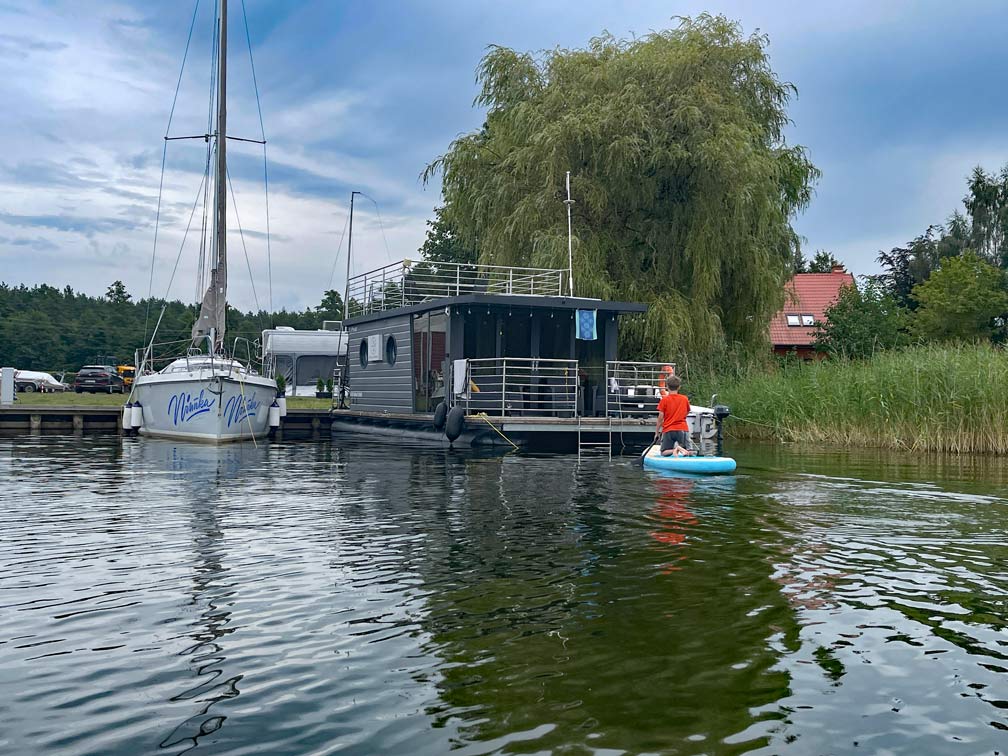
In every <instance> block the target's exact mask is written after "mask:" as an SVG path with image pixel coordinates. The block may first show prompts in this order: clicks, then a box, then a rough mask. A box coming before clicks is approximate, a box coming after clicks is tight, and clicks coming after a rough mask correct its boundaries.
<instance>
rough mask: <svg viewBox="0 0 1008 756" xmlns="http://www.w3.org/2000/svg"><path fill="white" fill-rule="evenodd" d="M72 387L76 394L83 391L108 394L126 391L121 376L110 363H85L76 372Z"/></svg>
mask: <svg viewBox="0 0 1008 756" xmlns="http://www.w3.org/2000/svg"><path fill="white" fill-rule="evenodd" d="M73 387H74V391H76V392H77V393H78V394H80V393H82V392H84V391H89V392H92V393H96V392H99V391H100V392H102V393H109V394H115V393H117V392H118V393H120V394H123V393H125V392H126V385H125V384H124V383H123V379H122V376H120V375H119V373H117V372H116V369H115V368H114V367H112V366H111V365H85V366H84V367H82V368H81V369H80V370H79V371H78V372H77V377H76V378H74V384H73Z"/></svg>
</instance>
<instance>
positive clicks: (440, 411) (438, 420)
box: [434, 402, 448, 431]
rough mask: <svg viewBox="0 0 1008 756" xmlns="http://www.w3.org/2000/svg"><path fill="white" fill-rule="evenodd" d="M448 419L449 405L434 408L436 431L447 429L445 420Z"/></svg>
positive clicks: (439, 405)
mask: <svg viewBox="0 0 1008 756" xmlns="http://www.w3.org/2000/svg"><path fill="white" fill-rule="evenodd" d="M447 417H448V405H447V404H445V403H444V402H441V403H440V404H438V406H437V407H435V408H434V430H436V431H439V430H443V429H444V427H445V419H446V418H447Z"/></svg>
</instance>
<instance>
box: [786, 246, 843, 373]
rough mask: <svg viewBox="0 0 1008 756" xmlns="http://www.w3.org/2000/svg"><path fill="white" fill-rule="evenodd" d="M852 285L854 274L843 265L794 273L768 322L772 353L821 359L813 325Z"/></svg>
mask: <svg viewBox="0 0 1008 756" xmlns="http://www.w3.org/2000/svg"><path fill="white" fill-rule="evenodd" d="M853 285H854V276H852V275H851V274H850V273H848V272H847V271H846V270H844V267H843V266H842V265H835V266H833V270H832V271H830V272H829V273H796V274H795V276H794V277H793V278H792V279H791V280H790V281H788V283H787V293H786V296H785V300H784V309H783V310H781V311H780V312H778V313H777V314H776V315H774V316H773V319H772V320H771V321H770V343H771V344H772V345H773V351H774V354H780V355H785V354H792V353H793V354H796V355H797V356H798V357H800V358H802V359H804V360H814V359H821V358H822V357H823V354H822V353H821V352H818V351H816V349H815V347H814V346H813V345H814V344H815V340H816V334H817V329H816V325H817V324H818V323H821V322H822V321H823V320H825V318H826V310H827V309H828V308H829V307H830V305H832V304H833V303H834V302H836V301H837V298H838V297H839V296H840V291H841V290H842V289H843V288H844V287H845V286H853Z"/></svg>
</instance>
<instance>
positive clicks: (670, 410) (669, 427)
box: [655, 375, 696, 457]
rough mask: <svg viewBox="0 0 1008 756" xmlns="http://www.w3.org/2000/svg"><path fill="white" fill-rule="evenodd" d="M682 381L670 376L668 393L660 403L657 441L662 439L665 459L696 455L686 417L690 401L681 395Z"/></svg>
mask: <svg viewBox="0 0 1008 756" xmlns="http://www.w3.org/2000/svg"><path fill="white" fill-rule="evenodd" d="M681 385H682V381H680V380H679V376H676V375H670V376H669V377H668V378H666V379H665V388H666V389H668V393H666V394H665V396H663V397H662V398H661V400H660V401H659V402H658V423H657V425H656V426H655V440H656V441H657V440H658V437H659V436H660V437H661V455H662V456H663V457H670V456H673V455H674V456H676V457H681V456H684V455H693V454H696V451H694V449H693V442H692V441H690V435H689V425H688V424H687V423H686V415H688V414H689V411H690V403H689V399H688V398H686V396H684V395H683V394H680V393H679V387H680V386H681Z"/></svg>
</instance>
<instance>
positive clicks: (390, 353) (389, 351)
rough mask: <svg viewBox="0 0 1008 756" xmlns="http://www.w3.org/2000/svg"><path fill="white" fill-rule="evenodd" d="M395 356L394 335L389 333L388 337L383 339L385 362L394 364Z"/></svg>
mask: <svg viewBox="0 0 1008 756" xmlns="http://www.w3.org/2000/svg"><path fill="white" fill-rule="evenodd" d="M396 356H397V350H396V342H395V336H393V335H392V334H389V336H388V338H387V339H385V362H387V363H388V364H389V365H395V361H396Z"/></svg>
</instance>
